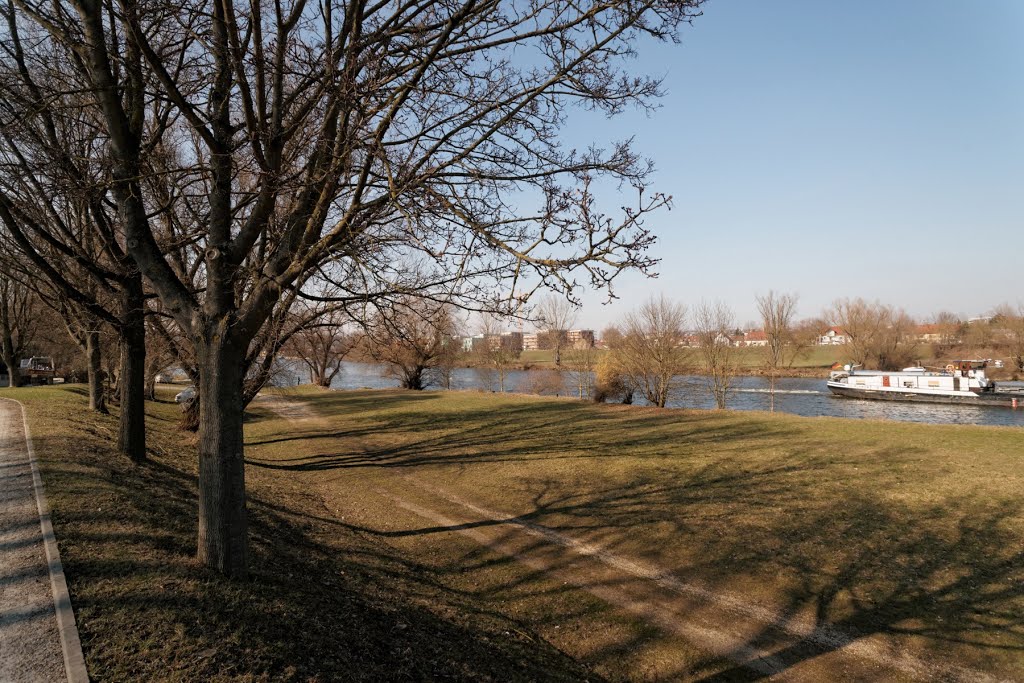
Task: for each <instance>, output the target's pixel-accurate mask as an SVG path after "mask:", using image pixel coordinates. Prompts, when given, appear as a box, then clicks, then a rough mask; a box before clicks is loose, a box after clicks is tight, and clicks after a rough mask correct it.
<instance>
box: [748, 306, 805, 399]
mask: <svg viewBox="0 0 1024 683" xmlns="http://www.w3.org/2000/svg"><path fill="white" fill-rule="evenodd" d="M796 301H797V297H796V295H795V294H776V293H775V292H774V291H769V292H768V293H767V294H765V295H764V296H759V297H757V310H758V311H759V312H760V313H761V326H762V329H763V330H764V335H765V339H766V341H767V344H766V345H765V347H764V366H765V369H767V371H768V409H769V410H770V411H771V412H775V380H776V379H777V378H778V374H779V369H780V368H781V367H782V366H783V365H784V364H785V362H786V361H785V359H786V347H787V346H790V345H792V344H793V341H794V340H793V315H794V313H795V312H796Z"/></svg>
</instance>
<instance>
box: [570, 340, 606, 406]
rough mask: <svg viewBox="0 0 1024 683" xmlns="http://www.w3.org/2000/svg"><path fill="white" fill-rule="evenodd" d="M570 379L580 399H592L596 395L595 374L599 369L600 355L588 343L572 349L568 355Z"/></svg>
mask: <svg viewBox="0 0 1024 683" xmlns="http://www.w3.org/2000/svg"><path fill="white" fill-rule="evenodd" d="M565 357H566V367H567V368H568V370H569V377H570V378H571V380H572V383H573V385H574V386H575V387H576V391H577V394H578V396H579V397H580V398H591V397H593V394H594V383H595V378H594V372H595V370H596V369H597V362H598V358H599V353H598V351H597V349H595V348H594V347H593V346H591V345H590V344H588V343H582V344H578V345H576V346H574V347H573V348H570V349H569V350H568V351H567V352H566V354H565Z"/></svg>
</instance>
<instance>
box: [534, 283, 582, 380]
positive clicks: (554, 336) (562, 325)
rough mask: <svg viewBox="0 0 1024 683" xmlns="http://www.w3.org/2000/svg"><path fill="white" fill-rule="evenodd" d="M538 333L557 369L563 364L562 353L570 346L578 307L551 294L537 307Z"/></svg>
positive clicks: (542, 344)
mask: <svg viewBox="0 0 1024 683" xmlns="http://www.w3.org/2000/svg"><path fill="white" fill-rule="evenodd" d="M537 319H538V323H537V331H538V333H539V335H540V340H541V346H542V348H546V349H551V355H552V358H553V360H554V361H555V367H558V366H561V364H562V351H563V350H564V349H565V347H566V346H567V345H568V342H569V337H568V332H569V328H571V327H572V326H573V324H574V323H575V322H576V307H575V306H573V305H572V303H570V302H569V301H566V300H565V299H563V298H561V297H558V296H555V295H554V294H550V295H548V296H546V297H544V299H542V300H541V302H540V305H538V306H537Z"/></svg>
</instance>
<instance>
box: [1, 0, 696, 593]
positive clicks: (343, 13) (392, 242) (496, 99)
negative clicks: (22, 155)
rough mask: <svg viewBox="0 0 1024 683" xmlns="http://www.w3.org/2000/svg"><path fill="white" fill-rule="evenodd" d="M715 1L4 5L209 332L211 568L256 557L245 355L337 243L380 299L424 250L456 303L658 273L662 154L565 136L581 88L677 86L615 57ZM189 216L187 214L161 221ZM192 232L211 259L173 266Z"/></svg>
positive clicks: (15, 72)
mask: <svg viewBox="0 0 1024 683" xmlns="http://www.w3.org/2000/svg"><path fill="white" fill-rule="evenodd" d="M699 4H700V3H699V0H645V1H641V2H620V1H614V2H607V3H598V4H593V5H579V4H578V3H573V2H567V1H565V0H542V1H541V2H537V3H533V4H530V5H524V6H522V7H520V6H518V5H508V6H506V5H500V4H495V3H474V2H469V3H437V2H433V1H430V2H428V1H427V0H422V1H417V0H414V1H413V2H408V3H398V4H395V3H377V4H373V5H357V4H352V3H344V2H339V3H334V4H322V3H320V4H309V3H306V2H302V1H301V0H300V1H298V2H293V3H284V4H281V5H277V6H275V10H274V11H273V12H268V11H266V10H267V8H266V5H265V3H262V2H258V1H253V2H243V3H242V4H241V5H238V4H230V3H227V4H225V3H212V4H209V5H206V4H203V3H198V4H187V3H186V4H182V3H180V2H168V1H166V0H154V2H149V3H146V4H145V5H140V4H139V3H137V2H136V1H134V0H126V1H125V2H120V3H112V4H111V3H102V2H99V0H76V1H75V2H73V3H70V4H63V3H61V2H58V4H57V5H54V4H53V3H52V2H50V0H46V1H43V0H19V2H18V3H17V5H16V6H17V10H9V14H10V15H11V16H10V17H9V21H8V26H7V27H6V29H3V30H5V31H6V34H5V35H3V36H2V39H3V40H2V42H3V44H4V45H5V46H9V45H13V44H14V42H15V41H14V40H13V38H14V36H13V34H14V33H15V32H16V31H19V30H22V29H23V34H24V35H22V36H21V37H23V38H25V40H21V41H20V45H21V46H23V48H24V53H25V55H26V56H25V61H26V63H28V64H30V67H29V68H28V69H25V70H19V69H17V68H15V67H11V66H10V61H11V60H10V59H7V62H5V65H4V66H5V69H4V73H5V78H8V79H9V80H10V81H12V82H13V83H15V84H16V88H15V89H17V90H18V91H19V93H21V94H25V95H26V99H28V100H31V101H32V102H34V103H35V105H37V111H38V107H43V108H48V109H51V110H53V111H61V110H64V109H65V108H68V107H75V108H82V109H84V110H85V111H86V113H87V116H85V117H84V118H85V119H87V120H88V121H90V122H91V123H92V125H93V129H94V132H95V136H96V139H97V140H98V145H97V150H96V154H95V156H94V157H92V158H94V159H95V160H96V163H97V164H98V165H100V166H102V167H103V168H105V169H107V171H108V179H107V182H106V183H105V186H104V187H102V188H100V190H101V193H100V200H101V202H103V203H104V204H105V205H108V206H111V205H112V206H116V208H117V213H118V221H117V225H116V229H117V230H118V231H119V233H120V234H119V235H118V244H121V245H123V246H124V249H125V250H126V252H127V254H129V255H130V257H131V259H132V260H133V261H134V263H135V264H136V265H137V267H138V269H139V272H140V273H141V274H142V275H144V276H145V278H146V280H147V282H149V283H150V284H151V286H152V287H153V290H154V292H155V294H156V296H158V297H159V299H160V301H161V302H162V305H163V310H164V312H165V314H166V315H168V316H171V317H172V318H173V319H174V322H175V324H176V325H177V327H178V329H180V331H181V332H182V334H183V335H184V336H185V337H186V338H187V339H188V340H189V342H190V344H191V346H192V347H193V353H194V357H195V361H196V367H197V369H198V379H199V383H198V388H199V394H200V397H201V406H200V425H201V426H200V430H199V431H200V436H199V534H198V538H199V543H198V555H199V558H200V560H201V561H202V562H203V563H205V564H207V565H208V566H211V567H213V568H216V569H219V570H220V571H222V572H225V573H227V574H230V575H237V576H242V575H244V574H245V573H246V571H247V565H248V560H247V557H248V554H247V547H248V546H247V524H246V511H245V477H244V458H243V439H242V410H243V405H244V403H243V396H244V392H245V385H246V372H247V366H246V358H248V357H249V351H250V347H251V345H252V344H253V343H254V342H255V340H257V338H258V337H259V336H260V335H262V334H264V328H265V326H266V325H268V324H270V325H273V324H276V323H275V322H274V316H276V315H277V309H276V308H275V307H276V304H277V302H278V301H279V300H280V299H281V297H282V296H284V295H285V294H286V293H287V292H289V291H293V290H295V289H296V288H299V287H301V280H302V278H303V277H305V276H307V275H308V274H309V273H310V272H312V271H315V270H317V269H318V268H322V267H324V266H325V265H327V264H331V263H341V264H342V267H341V268H340V269H339V270H340V272H341V273H343V274H344V275H343V277H344V278H345V279H344V280H338V281H337V282H338V284H340V285H342V286H345V287H348V288H349V289H350V292H351V296H353V297H360V296H362V297H364V298H373V297H375V296H376V295H377V294H378V293H380V292H382V291H384V292H393V293H396V294H402V293H403V289H404V287H403V286H399V285H398V284H396V282H398V281H399V280H401V279H402V277H403V273H404V268H405V266H406V265H407V264H408V262H409V261H410V260H418V261H420V262H421V263H422V268H421V269H420V272H421V273H422V274H423V275H424V277H425V279H427V280H429V281H430V282H429V284H431V285H433V286H434V287H433V291H440V290H443V291H444V295H443V296H442V297H441V298H442V299H445V300H447V299H446V297H451V298H453V299H458V300H459V301H462V302H464V303H466V304H467V305H474V306H478V307H487V308H491V309H499V308H501V306H502V305H503V304H502V302H503V301H505V302H506V303H505V304H504V305H505V307H506V308H507V309H514V308H515V307H517V306H518V304H519V302H509V301H508V297H507V294H506V295H505V298H504V299H503V298H502V293H507V292H509V291H517V290H518V289H519V288H520V283H522V282H530V283H531V286H535V287H537V288H539V287H542V286H546V287H549V288H552V289H555V290H558V291H560V293H561V294H563V295H568V296H571V295H572V292H573V290H574V288H575V286H576V283H577V282H578V281H580V280H582V281H586V282H589V283H591V284H594V285H597V286H608V285H610V284H611V283H612V281H613V279H614V278H615V277H616V276H617V274H618V273H619V272H620V271H622V270H624V269H639V270H646V269H648V268H650V267H651V265H652V264H653V263H654V259H653V258H652V257H651V256H650V255H649V251H648V247H649V246H650V245H651V242H652V236H651V235H650V234H649V233H648V231H647V230H646V229H644V228H643V217H644V216H645V215H646V214H647V213H648V212H650V211H652V210H655V209H657V208H659V207H662V206H665V204H666V202H667V198H666V197H663V196H661V195H657V194H651V193H649V192H642V190H643V188H644V186H645V185H646V184H647V182H648V177H649V172H650V166H649V164H648V163H647V162H645V161H644V160H642V159H640V158H639V157H638V156H637V155H636V154H635V153H634V152H633V151H632V150H631V149H630V147H629V144H628V143H621V144H616V145H614V146H613V147H612V148H611V149H610V150H608V151H601V150H598V149H597V148H596V146H595V147H594V148H593V149H590V150H587V151H584V152H577V151H574V150H569V149H566V148H564V147H563V145H562V143H561V140H560V138H559V135H558V133H559V131H560V129H561V128H562V126H563V125H564V124H565V122H566V117H567V115H568V113H569V112H570V111H571V109H572V108H573V107H576V106H582V107H587V108H592V109H595V110H598V111H601V112H604V113H606V114H616V113H618V112H620V111H622V110H623V109H624V108H626V107H629V106H633V105H637V106H640V107H647V106H649V105H650V101H651V99H652V98H654V97H656V96H657V95H658V94H659V85H658V82H657V81H656V80H653V79H646V78H633V77H630V76H629V75H627V74H626V73H624V72H623V70H622V68H621V65H622V58H623V57H628V56H630V55H632V54H633V52H634V49H635V46H636V45H637V44H638V43H639V41H640V40H641V39H642V38H648V39H657V40H675V39H676V38H677V36H676V31H677V29H678V27H679V26H680V25H681V24H683V23H686V22H689V21H690V20H691V19H692V17H693V16H694V15H695V14H696V13H697V10H698V7H699ZM9 7H11V6H10V5H9ZM8 54H9V53H8ZM521 54H530V55H531V57H530V59H528V60H523V59H521V58H519V57H518V55H521ZM39 73H46V74H59V75H61V77H62V78H63V79H65V80H64V82H65V83H66V84H70V86H71V90H69V89H67V88H57V87H51V86H50V85H49V83H50V81H45V82H44V81H42V80H41V79H35V76H31V74H39ZM40 83H42V85H40ZM8 123H10V120H7V121H5V122H3V125H7V124H8ZM158 166H159V168H157V167H158ZM600 176H605V177H608V178H611V179H613V180H616V181H619V182H622V183H624V184H625V185H626V186H628V187H631V188H633V189H634V191H635V195H634V196H635V197H637V200H636V203H635V204H633V205H632V206H630V207H628V208H627V209H626V210H625V212H624V215H623V216H622V217H621V218H612V217H609V216H607V215H603V214H601V213H600V211H599V210H598V209H597V206H596V203H595V199H594V196H593V193H592V192H591V191H590V180H591V179H592V178H595V177H600ZM532 200H537V201H536V202H535V203H536V208H535V209H534V210H531V208H530V204H531V201H532ZM512 207H516V208H515V209H513V208H512ZM171 217H178V218H181V219H182V220H181V221H180V222H181V225H182V227H183V228H184V230H183V231H180V232H173V233H171V232H169V231H168V230H167V226H166V225H164V222H165V221H166V220H167V219H168V218H171ZM182 248H187V249H188V251H189V253H190V254H192V260H191V261H188V262H183V263H181V264H178V263H176V262H175V259H176V258H177V257H176V256H175V254H177V253H179V252H180V251H181V250H182ZM179 266H183V267H184V268H182V267H179ZM423 291H426V290H423ZM346 296H347V295H346ZM271 336H274V335H271ZM268 338H269V337H268ZM266 357H267V356H266V355H263V356H261V358H266Z"/></svg>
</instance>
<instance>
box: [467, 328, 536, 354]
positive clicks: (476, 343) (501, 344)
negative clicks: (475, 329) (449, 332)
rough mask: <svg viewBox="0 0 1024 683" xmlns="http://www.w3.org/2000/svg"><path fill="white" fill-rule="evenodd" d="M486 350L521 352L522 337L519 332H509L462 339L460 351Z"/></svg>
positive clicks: (477, 335) (476, 335)
mask: <svg viewBox="0 0 1024 683" xmlns="http://www.w3.org/2000/svg"><path fill="white" fill-rule="evenodd" d="M482 349H487V350H489V351H497V350H498V349H506V350H508V351H522V350H523V335H522V333H520V332H509V333H508V334H474V335H473V336H472V337H463V338H462V350H463V351H464V352H466V353H472V352H474V351H480V350H482Z"/></svg>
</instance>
